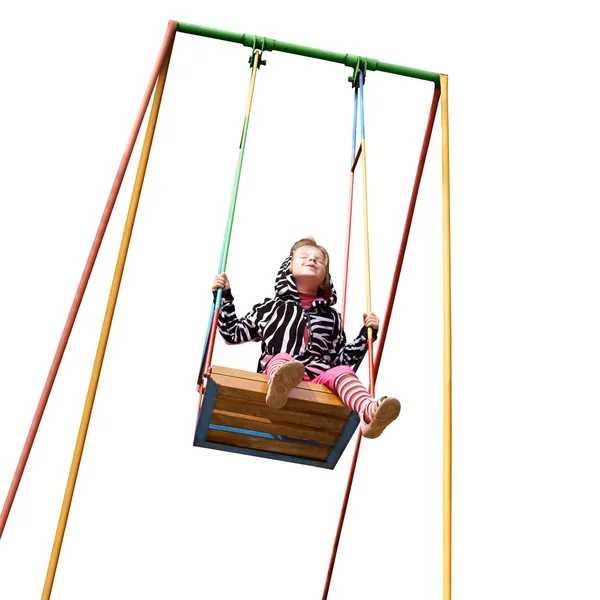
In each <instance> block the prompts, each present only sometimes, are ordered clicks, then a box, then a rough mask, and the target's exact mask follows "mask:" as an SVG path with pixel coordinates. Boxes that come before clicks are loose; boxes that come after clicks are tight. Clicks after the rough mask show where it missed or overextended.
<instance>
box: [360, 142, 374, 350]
mask: <svg viewBox="0 0 600 600" xmlns="http://www.w3.org/2000/svg"><path fill="white" fill-rule="evenodd" d="M360 146H361V154H362V167H363V173H362V176H363V177H362V181H363V212H364V215H363V223H364V238H365V279H366V289H367V313H370V312H371V311H372V308H371V258H370V254H369V200H368V195H367V143H366V141H365V139H364V138H363V139H362V141H361V143H360ZM368 332H369V333H368V338H369V339H371V338H372V337H373V330H372V329H371V327H369V328H368Z"/></svg>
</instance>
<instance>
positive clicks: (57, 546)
mask: <svg viewBox="0 0 600 600" xmlns="http://www.w3.org/2000/svg"><path fill="white" fill-rule="evenodd" d="M172 49H173V43H172V42H171V47H170V48H169V50H168V53H167V55H166V57H165V60H164V62H163V65H162V68H161V71H160V75H159V77H158V81H157V84H156V89H155V91H154V99H153V102H152V108H151V110H150V117H149V119H148V126H147V129H146V136H145V138H144V145H143V147H142V154H141V157H140V162H139V165H138V170H137V175H136V178H135V183H134V186H133V192H132V195H131V202H130V204H129V212H128V213H127V220H126V222H125V229H124V231H123V237H122V239H121V247H120V249H119V256H118V258H117V264H116V266H115V273H114V276H113V281H112V285H111V288H110V294H109V298H108V304H107V306H106V312H105V314H104V322H103V324H102V331H101V333H100V341H99V342H98V349H97V351H96V358H95V361H94V366H93V369H92V375H91V378H90V384H89V387H88V393H87V397H86V401H85V406H84V408H83V414H82V416H81V423H80V425H79V433H78V435H77V442H76V444H75V450H74V452H73V460H72V462H71V469H70V471H69V478H68V480H67V486H66V489H65V495H64V498H63V503H62V508H61V511H60V517H59V519H58V525H57V528H56V534H55V537H54V544H53V546H52V554H51V555H50V562H49V564H48V570H47V572H46V581H45V583H44V589H43V592H42V600H48V599H49V598H50V594H51V593H52V586H53V584H54V577H55V575H56V568H57V566H58V558H59V556H60V550H61V547H62V541H63V538H64V534H65V529H66V526H67V519H68V518H69V511H70V508H71V501H72V499H73V492H74V491H75V484H76V482H77V473H78V471H79V465H80V464H81V456H82V454H83V447H84V444H85V438H86V436H87V431H88V427H89V423H90V418H91V415H92V408H93V406H94V399H95V397H96V390H97V388H98V380H99V378H100V372H101V370H102V363H103V361H104V354H105V352H106V345H107V343H108V336H109V333H110V328H111V325H112V319H113V315H114V311H115V306H116V303H117V296H118V294H119V287H120V284H121V278H122V276H123V270H124V268H125V259H126V258H127V250H128V248H129V242H130V240H131V232H132V230H133V224H134V222H135V215H136V212H137V207H138V203H139V199H140V194H141V192H142V185H143V183H144V176H145V174H146V167H147V165H148V158H149V156H150V148H151V146H152V139H153V137H154V130H155V128H156V121H157V119H158V111H159V109H160V103H161V100H162V95H163V90H164V87H165V81H166V78H167V71H168V69H169V61H170V58H171V51H172Z"/></svg>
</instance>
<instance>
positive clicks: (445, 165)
mask: <svg viewBox="0 0 600 600" xmlns="http://www.w3.org/2000/svg"><path fill="white" fill-rule="evenodd" d="M177 32H182V33H189V34H193V35H199V36H204V37H209V38H214V39H220V40H223V41H230V42H235V43H241V44H243V45H244V46H248V47H252V49H253V56H254V57H255V58H256V57H257V56H258V57H259V64H266V61H263V60H261V59H260V56H261V55H262V53H263V52H264V51H275V50H278V51H281V52H288V53H292V54H297V55H301V56H306V57H309V58H318V59H321V60H328V61H332V62H337V63H341V64H344V65H346V66H348V67H350V68H352V69H354V75H353V76H351V77H349V81H351V82H352V83H353V85H354V84H355V82H356V76H357V73H358V74H359V75H360V73H362V72H363V70H364V73H365V74H366V71H367V70H379V71H383V72H387V73H393V74H397V75H403V76H407V77H414V78H417V79H423V80H428V81H432V82H433V83H434V84H435V91H434V96H433V100H432V108H431V112H430V118H429V122H428V126H427V132H426V135H425V140H424V143H423V149H422V151H421V157H420V160H419V166H418V169H417V176H416V178H415V185H414V187H413V193H412V196H411V203H410V207H409V211H408V215H407V221H406V225H405V229H404V234H403V238H402V243H401V248H400V252H399V255H398V262H397V264H396V271H395V274H394V281H393V284H392V293H391V294H390V300H389V301H388V308H387V311H386V318H385V319H384V321H383V324H384V328H383V329H382V331H381V332H380V341H379V348H378V356H377V359H376V360H375V362H373V361H372V360H371V361H370V363H371V364H370V372H371V382H373V381H374V379H375V378H376V376H377V371H378V368H379V362H380V359H381V354H382V350H383V344H384V341H385V334H386V326H387V323H388V322H389V316H390V314H391V307H392V306H393V300H394V297H395V290H396V287H397V284H398V278H399V272H400V268H401V265H402V261H403V258H404V252H405V248H406V240H407V237H408V232H409V230H410V222H411V220H412V214H413V212H414V203H415V201H416V195H417V192H418V187H419V183H420V178H421V175H422V172H423V166H424V162H425V156H426V154H427V147H428V144H429V139H430V136H431V129H432V127H433V120H434V117H435V112H436V110H437V104H438V101H439V98H440V97H441V132H442V161H441V162H442V200H443V202H442V222H443V244H442V247H443V271H444V273H443V279H444V285H443V294H444V297H443V306H444V332H443V340H444V362H443V388H444V390H443V391H444V403H443V407H444V410H443V420H444V426H443V598H444V600H450V598H451V566H452V563H451V539H452V538H451V533H452V519H451V511H452V348H451V346H452V344H451V339H452V334H451V299H450V298H451V286H450V169H449V156H450V154H449V127H448V77H447V75H441V74H438V73H432V72H429V71H421V70H418V69H410V68H407V67H402V66H399V65H393V64H390V63H384V62H381V61H378V60H374V59H368V58H362V57H358V56H356V55H350V54H339V53H334V52H328V51H323V50H318V49H314V48H309V47H306V46H299V45H297V44H287V43H285V42H279V41H277V40H273V39H270V38H265V37H258V36H251V35H247V34H238V33H232V32H226V31H223V30H217V29H211V28H208V27H203V26H198V25H191V24H188V23H179V22H177V21H169V23H168V26H167V31H166V34H165V37H164V39H163V43H162V46H161V49H160V51H159V55H158V58H157V60H156V63H155V65H154V68H153V71H152V74H151V77H150V81H149V83H148V86H147V87H146V90H145V92H144V96H143V99H142V104H141V107H140V109H139V111H138V114H137V116H136V119H135V122H134V125H133V128H132V131H131V133H130V136H129V139H128V141H127V144H126V148H125V151H124V154H123V158H122V159H121V162H120V164H119V168H118V169H117V175H116V177H115V180H114V183H113V186H112V188H111V191H110V193H109V197H108V200H107V204H106V208H105V210H104V213H103V215H102V218H101V220H100V225H99V227H98V231H97V233H96V236H95V238H94V242H93V244H92V248H91V251H90V254H89V256H88V259H87V262H86V265H85V267H84V270H83V274H82V276H81V280H80V283H79V286H78V288H77V291H76V294H75V298H74V300H73V303H72V305H71V309H70V311H69V314H68V317H67V320H66V323H65V326H64V328H63V332H62V335H61V338H60V340H59V344H58V348H57V351H56V354H55V356H54V359H53V361H52V364H51V366H50V370H49V373H48V376H47V379H46V383H45V385H44V388H43V390H42V394H41V397H40V401H39V403H38V407H37V410H36V412H35V415H34V418H33V421H32V424H31V427H30V430H29V433H28V435H27V438H26V441H25V445H24V448H23V451H22V453H21V457H20V459H19V462H18V465H17V468H16V470H15V474H14V476H13V480H12V482H11V486H10V489H9V492H8V494H7V498H6V500H5V503H4V506H3V509H2V513H1V514H0V536H1V535H2V532H3V530H4V526H5V524H6V520H7V518H8V515H9V513H10V509H11V507H12V503H13V501H14V497H15V495H16V491H17V488H18V486H19V483H20V480H21V477H22V474H23V472H24V469H25V466H26V463H27V460H28V457H29V453H30V451H31V448H32V446H33V442H34V440H35V437H36V434H37V430H38V428H39V425H40V422H41V419H42V416H43V414H44V410H45V407H46V404H47V402H48V399H49V396H50V393H51V391H52V387H53V385H54V381H55V379H56V376H57V373H58V369H59V366H60V363H61V361H62V357H63V355H64V352H65V349H66V346H67V343H68V340H69V338H70V335H71V332H72V330H73V327H74V323H75V319H76V316H77V313H78V311H79V308H80V306H81V303H82V301H83V296H84V293H85V290H86V288H87V284H88V282H89V279H90V276H91V273H92V270H93V267H94V264H95V261H96V258H97V256H98V253H99V250H100V245H101V242H102V239H103V237H104V234H105V232H106V229H107V227H108V222H109V220H110V216H111V214H112V210H113V208H114V205H115V203H116V199H117V196H118V193H119V190H120V187H121V185H122V183H123V179H124V177H125V173H126V169H127V165H128V164H129V160H130V158H131V155H132V153H133V149H134V146H135V142H136V140H137V137H138V135H139V132H140V129H141V126H142V122H143V120H144V117H145V114H146V111H147V109H148V106H149V104H150V100H151V98H152V96H153V94H154V99H153V103H152V108H151V111H150V115H149V118H148V124H147V131H146V136H145V139H144V144H143V147H142V151H141V157H140V162H139V167H138V171H137V175H136V179H135V183H134V186H133V192H132V197H131V202H130V206H129V211H128V215H127V219H126V224H125V228H124V233H123V238H122V240H121V246H120V249H119V255H118V258H117V263H116V266H115V275H114V278H113V283H112V285H111V289H110V293H109V299H108V303H107V308H106V313H105V317H104V321H103V324H102V330H101V333H100V340H99V343H98V349H97V352H96V358H95V361H94V366H93V369H92V374H91V378H90V386H89V389H88V394H87V397H86V401H85V406H84V409H83V414H82V417H81V423H80V427H79V434H78V437H77V442H76V445H75V450H74V453H73V459H72V462H71V468H70V471H69V477H68V480H67V485H66V489H65V495H64V498H63V503H62V507H61V513H60V517H59V521H58V526H57V530H56V534H55V538H54V544H53V549H52V554H51V557H50V561H49V565H48V571H47V574H46V580H45V582H44V589H43V592H42V600H48V599H49V598H50V595H51V591H52V587H53V583H54V577H55V574H56V569H57V566H58V559H59V556H60V550H61V546H62V541H63V539H64V534H65V530H66V525H67V520H68V515H69V511H70V506H71V502H72V498H73V494H74V489H75V485H76V482H77V475H78V472H79V467H80V464H81V457H82V454H83V447H84V444H85V440H86V434H87V431H88V428H89V423H90V420H91V414H92V409H93V405H94V401H95V397H96V391H97V387H98V380H99V377H100V373H101V370H102V363H103V360H104V356H105V353H106V347H107V342H108V337H109V334H110V329H111V325H112V319H113V316H114V311H115V306H116V301H117V297H118V292H119V288H120V283H121V280H122V276H123V271H124V265H125V261H126V257H127V252H128V248H129V243H130V240H131V233H132V230H133V225H134V222H135V216H136V212H137V206H138V203H139V198H140V195H141V190H142V186H143V181H144V176H145V172H146V168H147V164H148V158H149V154H150V148H151V146H152V139H153V136H154V131H155V128H156V122H157V119H158V113H159V109H160V104H161V100H162V95H163V91H164V87H165V81H166V76H167V72H168V67H169V62H170V57H171V52H172V49H173V43H174V40H175V35H176V33H177ZM251 59H252V57H251ZM246 124H247V119H246ZM362 154H363V161H364V160H365V158H364V157H365V150H364V139H363V146H362ZM357 160H358V155H357V157H356V159H355V163H356V162H357ZM363 186H366V178H364V181H363ZM365 198H366V194H365ZM368 304H369V302H368ZM371 352H372V340H370V353H371ZM215 398H216V395H215ZM215 406H217V400H216V399H215ZM292 406H293V404H292ZM217 410H219V409H217ZM213 412H214V410H213ZM360 440H361V436H358V439H357V445H356V450H355V453H354V458H353V464H352V467H351V475H350V477H349V480H348V485H347V489H346V495H345V499H344V506H343V508H342V511H341V515H340V522H339V524H338V531H337V533H336V540H335V542H334V548H333V551H332V558H331V562H330V566H329V570H328V576H327V581H326V584H325V590H324V594H323V598H324V599H325V598H327V595H328V590H329V585H330V581H331V574H332V571H333V563H334V560H335V555H336V552H337V546H338V543H339V537H340V533H341V527H342V524H343V518H344V514H345V510H346V505H347V501H348V497H349V492H350V486H351V482H352V477H353V473H354V468H355V465H356V459H357V455H358V450H359V448H360Z"/></svg>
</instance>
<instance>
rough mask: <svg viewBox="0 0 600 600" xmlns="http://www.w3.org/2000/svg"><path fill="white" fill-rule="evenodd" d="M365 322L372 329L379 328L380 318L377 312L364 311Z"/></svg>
mask: <svg viewBox="0 0 600 600" xmlns="http://www.w3.org/2000/svg"><path fill="white" fill-rule="evenodd" d="M363 323H364V324H365V327H371V329H379V319H378V318H377V315H375V313H369V314H367V313H363Z"/></svg>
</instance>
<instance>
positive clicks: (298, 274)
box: [212, 238, 400, 438]
mask: <svg viewBox="0 0 600 600" xmlns="http://www.w3.org/2000/svg"><path fill="white" fill-rule="evenodd" d="M219 288H222V289H223V295H222V303H221V310H220V312H219V323H218V326H219V332H220V333H221V335H222V337H223V339H224V340H225V342H226V343H227V344H241V343H243V342H250V341H258V340H261V341H262V344H261V350H262V353H261V356H260V359H259V361H258V372H259V373H266V374H267V376H268V378H269V389H268V392H267V404H268V405H269V406H270V407H271V408H282V407H283V406H285V403H286V402H287V398H288V395H289V393H290V392H291V390H292V389H293V388H294V387H296V385H298V384H299V383H300V382H301V381H310V382H312V383H320V384H324V385H326V386H327V387H328V388H330V389H331V390H333V391H334V392H335V393H336V394H337V395H338V396H339V397H340V399H341V400H342V402H344V404H346V405H347V406H348V407H349V408H350V409H351V410H353V411H355V412H357V413H359V415H360V428H361V432H362V434H363V436H364V437H366V438H376V437H379V436H380V435H381V433H382V431H383V430H384V429H385V428H386V427H387V426H388V425H389V424H390V423H391V422H392V421H393V420H394V419H396V417H398V415H399V414H400V402H398V400H397V399H396V398H388V397H386V396H384V397H383V398H380V399H379V400H375V399H374V398H371V397H370V396H369V393H368V391H367V389H366V388H365V386H364V385H363V384H362V383H361V382H360V380H359V379H358V377H357V376H356V373H355V372H354V370H353V368H354V369H357V368H358V366H359V365H360V363H361V361H362V359H363V358H364V356H365V354H366V352H367V349H368V343H367V328H368V327H371V328H372V329H373V338H374V339H377V329H378V328H379V319H378V318H377V317H376V316H375V315H374V314H373V313H369V314H366V313H365V314H364V315H363V322H364V327H363V328H362V329H361V331H360V334H359V335H358V337H357V338H356V339H355V340H354V341H353V342H350V343H346V335H345V334H344V331H343V329H342V318H341V315H340V313H339V312H338V311H337V310H336V309H335V308H333V305H334V304H335V302H336V300H337V295H336V292H335V289H334V287H333V284H332V283H331V279H330V277H329V254H328V253H327V251H326V250H325V248H323V247H322V246H318V245H317V243H316V242H315V240H314V239H313V238H303V239H301V240H299V241H297V242H296V243H295V244H294V245H293V246H292V248H291V250H290V255H289V256H288V257H287V258H286V259H285V260H284V261H283V264H282V265H281V267H280V269H279V272H278V273H277V279H276V281H275V298H273V299H270V298H267V299H266V300H265V301H264V302H262V303H260V304H256V305H255V306H254V307H253V308H252V310H251V311H250V312H249V313H248V314H247V315H246V316H245V317H242V318H239V317H237V316H236V314H235V306H234V304H233V296H232V294H231V286H230V284H229V280H228V278H227V275H226V274H225V273H223V274H220V275H217V276H216V277H215V281H214V283H213V286H212V290H213V294H214V296H215V297H216V293H217V290H218V289H219Z"/></svg>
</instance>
